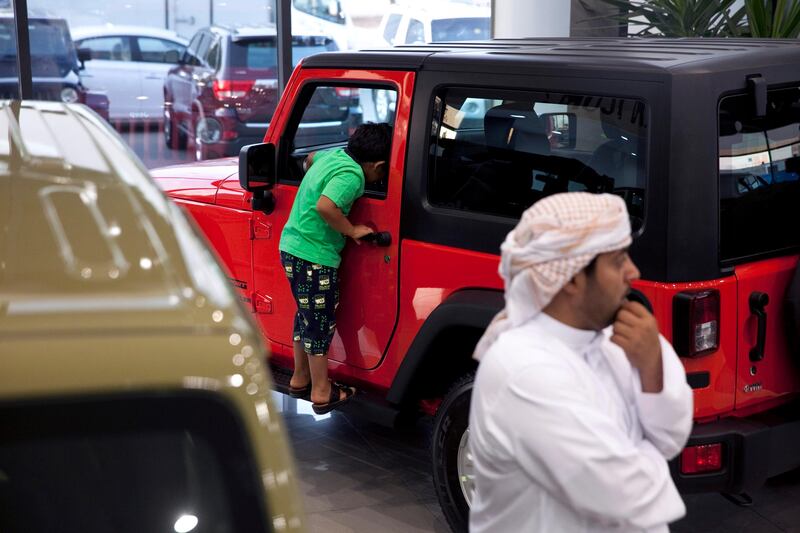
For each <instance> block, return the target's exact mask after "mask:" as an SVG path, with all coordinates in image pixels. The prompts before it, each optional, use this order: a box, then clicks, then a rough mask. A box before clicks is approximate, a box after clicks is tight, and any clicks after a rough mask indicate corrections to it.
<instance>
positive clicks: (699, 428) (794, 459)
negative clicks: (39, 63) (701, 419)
mask: <svg viewBox="0 0 800 533" xmlns="http://www.w3.org/2000/svg"><path fill="white" fill-rule="evenodd" d="M713 443H722V454H723V455H722V465H723V467H722V470H720V471H718V472H711V473H705V474H697V475H684V474H681V471H680V458H679V457H678V458H676V459H674V460H672V461H671V462H670V470H671V472H672V477H673V479H674V480H675V484H676V485H677V487H678V489H679V490H680V491H681V492H686V493H689V492H727V493H733V494H737V493H740V492H745V491H748V490H752V489H755V488H757V487H759V486H761V485H763V484H764V481H766V480H767V478H770V477H772V476H776V475H778V474H782V473H784V472H788V471H789V470H793V469H795V468H798V467H800V403H793V404H790V405H787V406H784V407H781V408H780V409H775V410H771V411H769V412H767V413H763V414H760V415H757V416H753V417H750V418H728V419H723V420H720V421H717V422H711V423H708V424H701V425H696V426H695V428H694V430H693V431H692V435H691V437H690V438H689V442H688V444H687V446H696V445H700V444H713Z"/></svg>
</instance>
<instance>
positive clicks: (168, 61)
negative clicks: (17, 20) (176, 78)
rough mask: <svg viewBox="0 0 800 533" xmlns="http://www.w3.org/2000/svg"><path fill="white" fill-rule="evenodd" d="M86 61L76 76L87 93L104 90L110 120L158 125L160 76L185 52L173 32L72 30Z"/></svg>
mask: <svg viewBox="0 0 800 533" xmlns="http://www.w3.org/2000/svg"><path fill="white" fill-rule="evenodd" d="M72 38H73V40H74V41H75V44H76V46H77V48H78V49H80V50H88V51H89V52H90V54H91V56H90V57H91V60H90V61H86V62H85V63H84V66H85V70H83V71H82V73H81V75H82V78H83V81H84V83H85V84H86V85H87V87H89V88H90V89H93V90H96V91H104V92H106V94H107V95H108V99H109V101H110V109H109V116H110V119H111V121H112V122H139V121H150V122H156V121H160V120H161V119H162V117H163V114H164V113H163V107H164V78H166V75H167V71H168V70H169V69H170V68H171V67H173V66H174V65H175V64H176V63H177V62H178V59H179V58H180V57H181V56H182V55H183V51H184V50H185V49H186V44H187V40H186V39H184V38H182V37H179V36H178V35H177V34H176V33H175V32H172V31H169V30H163V29H158V28H150V27H145V26H114V25H108V26H86V27H80V28H75V29H74V30H72Z"/></svg>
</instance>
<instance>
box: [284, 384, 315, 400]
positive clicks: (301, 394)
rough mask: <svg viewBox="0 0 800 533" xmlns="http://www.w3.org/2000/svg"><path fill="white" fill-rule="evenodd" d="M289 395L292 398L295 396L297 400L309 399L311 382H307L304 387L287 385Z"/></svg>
mask: <svg viewBox="0 0 800 533" xmlns="http://www.w3.org/2000/svg"><path fill="white" fill-rule="evenodd" d="M289 396H291V397H292V398H297V399H298V400H310V399H311V383H309V384H308V385H306V386H305V387H292V386H291V385H289Z"/></svg>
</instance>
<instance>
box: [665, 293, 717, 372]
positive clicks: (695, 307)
mask: <svg viewBox="0 0 800 533" xmlns="http://www.w3.org/2000/svg"><path fill="white" fill-rule="evenodd" d="M672 345H673V347H674V348H675V351H676V352H677V353H678V355H680V356H681V357H697V356H700V355H705V354H709V353H712V352H715V351H717V349H718V348H719V291H718V290H716V289H709V290H701V291H685V292H680V293H678V294H676V295H675V298H673V300H672Z"/></svg>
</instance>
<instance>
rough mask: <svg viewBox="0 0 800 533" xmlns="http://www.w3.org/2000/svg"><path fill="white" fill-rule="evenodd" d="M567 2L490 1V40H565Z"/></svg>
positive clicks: (552, 0) (567, 28) (566, 34)
mask: <svg viewBox="0 0 800 533" xmlns="http://www.w3.org/2000/svg"><path fill="white" fill-rule="evenodd" d="M569 28H570V0H494V36H495V37H498V38H514V37H568V36H569Z"/></svg>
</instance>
